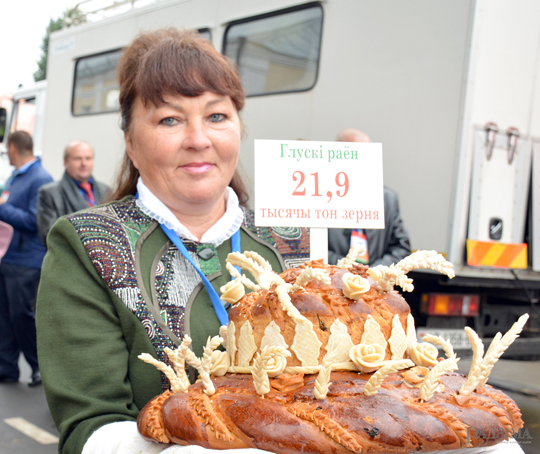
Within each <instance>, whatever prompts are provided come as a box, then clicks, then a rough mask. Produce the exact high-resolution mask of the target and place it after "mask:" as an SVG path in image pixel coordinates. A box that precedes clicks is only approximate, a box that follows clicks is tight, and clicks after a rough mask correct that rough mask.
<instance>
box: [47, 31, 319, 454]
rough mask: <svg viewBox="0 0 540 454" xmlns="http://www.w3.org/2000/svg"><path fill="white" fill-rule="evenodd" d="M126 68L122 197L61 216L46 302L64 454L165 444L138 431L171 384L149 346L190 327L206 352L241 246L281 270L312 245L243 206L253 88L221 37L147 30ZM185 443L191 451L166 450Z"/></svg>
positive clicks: (157, 347)
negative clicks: (220, 292)
mask: <svg viewBox="0 0 540 454" xmlns="http://www.w3.org/2000/svg"><path fill="white" fill-rule="evenodd" d="M118 77H119V82H120V106H121V115H122V129H123V131H124V134H125V141H126V155H125V157H124V161H123V165H122V171H121V172H120V176H119V181H118V188H117V190H116V194H115V197H114V198H115V200H117V201H115V202H111V203H109V204H107V205H104V206H101V207H96V208H91V209H88V210H85V211H82V212H79V213H75V214H73V215H70V216H68V217H66V218H63V219H60V220H59V221H58V222H57V223H56V224H55V226H54V227H53V229H52V230H51V232H50V234H49V237H48V249H49V252H48V254H47V256H46V258H45V262H44V266H43V274H42V281H41V286H40V292H39V298H38V304H37V306H38V313H37V324H38V350H39V354H40V358H39V359H40V365H41V368H42V375H43V381H44V384H45V391H46V395H47V399H48V403H49V407H50V408H51V412H52V414H53V417H54V419H55V422H56V425H57V427H58V430H59V432H60V443H59V449H60V452H63V453H80V452H84V453H85V454H91V453H94V452H95V453H107V452H118V453H120V452H126V453H127V452H154V451H155V450H157V451H156V452H159V451H161V449H163V448H165V447H166V446H164V445H162V446H160V445H155V446H154V445H151V444H149V443H148V442H145V441H144V440H142V439H141V438H140V437H138V435H137V433H136V428H135V422H134V421H135V420H136V418H137V415H138V413H139V410H140V409H141V408H142V407H143V406H144V405H145V404H146V403H147V402H148V401H149V400H150V399H151V398H152V397H154V396H155V395H157V394H159V393H161V392H162V391H163V390H164V389H166V388H167V386H168V383H167V381H166V379H165V377H164V376H160V372H158V371H157V370H156V369H155V368H154V367H153V366H149V365H147V364H145V363H143V362H142V361H141V360H139V359H138V358H137V356H138V355H139V354H141V353H144V352H148V353H152V354H154V356H155V357H156V358H158V359H160V360H165V359H166V358H165V355H164V349H165V348H166V347H171V348H173V347H174V346H175V345H178V344H179V343H180V342H181V340H182V338H183V336H184V334H189V335H190V336H191V338H192V339H193V348H194V351H195V353H196V354H197V355H198V356H202V347H203V344H204V343H206V339H207V338H208V336H212V335H216V334H217V333H218V331H219V327H220V325H221V324H222V323H226V313H225V315H224V312H225V311H224V310H223V306H222V305H221V304H219V305H215V308H214V306H213V302H212V299H211V298H212V297H211V296H210V294H211V293H212V292H213V290H212V288H214V289H219V287H221V286H222V285H224V284H225V283H226V282H227V281H228V280H230V275H229V273H228V272H227V270H226V268H225V259H226V256H227V254H229V253H230V252H231V251H232V250H254V251H257V252H258V253H259V254H261V255H262V256H264V257H265V258H266V259H267V260H268V261H269V262H270V263H271V265H272V267H273V269H274V270H279V269H284V268H285V267H286V266H288V265H289V264H290V263H292V262H293V261H298V260H303V259H307V256H308V253H309V250H308V249H309V238H308V235H307V234H306V231H305V230H300V229H299V230H298V232H297V235H296V236H295V235H293V236H292V238H291V236H289V237H288V238H281V237H279V236H278V235H277V234H276V232H275V231H274V230H272V229H266V228H258V227H255V226H254V225H253V221H252V220H253V216H252V213H250V212H249V211H247V210H246V209H244V208H242V205H243V204H245V202H246V200H247V197H246V193H245V190H244V189H243V184H242V181H241V179H240V177H239V176H238V174H237V172H236V163H237V160H238V153H239V146H240V136H241V131H242V124H241V121H240V118H239V112H240V110H241V109H242V107H243V105H244V93H243V90H242V86H241V81H240V78H239V75H238V73H237V71H236V70H235V69H233V67H232V65H231V64H230V62H229V61H228V60H227V59H226V57H224V56H222V55H221V54H219V53H218V52H217V51H216V50H215V49H214V48H213V47H212V45H211V43H210V42H209V41H207V40H204V39H202V38H201V37H199V35H198V34H196V33H194V32H180V31H178V30H175V29H167V30H160V31H157V32H148V33H144V34H142V35H140V36H139V37H137V38H136V39H135V40H134V42H133V43H132V44H131V45H130V46H129V47H128V48H127V49H126V50H125V52H124V55H123V57H122V59H121V61H120V63H119V68H118ZM237 240H239V244H240V246H238V242H237ZM179 242H180V244H179ZM276 246H277V247H276ZM184 247H185V249H186V250H185V251H184V254H185V255H182V251H181V250H182V249H183V248H184ZM278 249H279V251H278ZM280 252H281V254H280ZM190 259H191V260H192V261H193V263H191V262H190ZM284 259H285V261H284ZM285 262H289V263H285ZM198 270H199V271H200V272H201V273H202V274H203V275H204V276H205V277H204V279H205V278H206V277H207V278H208V280H209V281H211V282H210V283H209V284H207V286H205V284H204V283H203V282H201V279H202V278H201V277H200V276H199V274H198ZM210 287H212V288H210ZM209 292H210V293H209ZM214 303H215V300H214ZM218 306H219V307H218ZM216 311H217V312H216ZM218 317H220V318H218ZM138 443H139V444H140V446H141V447H139V448H133V446H135V444H138ZM173 449H174V450H178V449H184V448H180V447H171V448H168V450H167V451H166V452H172V451H169V450H173ZM175 452H176V451H175ZM178 452H180V451H178ZM244 452H245V451H244Z"/></svg>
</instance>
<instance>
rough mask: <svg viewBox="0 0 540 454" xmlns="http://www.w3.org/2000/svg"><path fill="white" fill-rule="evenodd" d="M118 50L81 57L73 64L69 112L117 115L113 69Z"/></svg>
mask: <svg viewBox="0 0 540 454" xmlns="http://www.w3.org/2000/svg"><path fill="white" fill-rule="evenodd" d="M120 55H121V49H116V50H113V51H110V52H104V53H101V54H96V55H90V56H88V57H82V58H79V59H78V60H77V62H76V63H75V81H74V84H73V98H72V103H71V112H72V113H73V115H88V114H97V113H105V112H116V111H118V95H119V89H118V81H117V80H116V67H117V65H118V61H119V60H120Z"/></svg>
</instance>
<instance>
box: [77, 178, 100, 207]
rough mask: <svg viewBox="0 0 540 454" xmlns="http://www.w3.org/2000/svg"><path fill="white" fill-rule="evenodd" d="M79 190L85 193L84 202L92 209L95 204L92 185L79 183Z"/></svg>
mask: <svg viewBox="0 0 540 454" xmlns="http://www.w3.org/2000/svg"><path fill="white" fill-rule="evenodd" d="M79 186H80V187H81V189H82V190H83V191H84V192H85V193H86V201H87V202H88V206H91V207H93V206H94V205H95V204H96V199H95V198H94V193H93V192H92V185H91V184H90V183H79Z"/></svg>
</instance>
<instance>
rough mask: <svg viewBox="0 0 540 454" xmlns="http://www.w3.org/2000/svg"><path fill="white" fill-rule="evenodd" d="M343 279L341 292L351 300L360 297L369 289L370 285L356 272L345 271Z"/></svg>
mask: <svg viewBox="0 0 540 454" xmlns="http://www.w3.org/2000/svg"><path fill="white" fill-rule="evenodd" d="M342 279H343V284H344V285H343V294H344V295H345V296H346V297H347V298H350V299H352V300H357V299H360V297H361V296H362V295H364V294H365V293H367V292H368V291H369V288H370V285H369V282H368V280H367V279H364V278H363V277H362V276H358V275H357V274H352V273H345V274H344V275H343V277H342Z"/></svg>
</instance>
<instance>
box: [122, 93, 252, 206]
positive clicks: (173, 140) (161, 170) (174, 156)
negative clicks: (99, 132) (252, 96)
mask: <svg viewBox="0 0 540 454" xmlns="http://www.w3.org/2000/svg"><path fill="white" fill-rule="evenodd" d="M163 99H164V101H165V102H164V103H163V104H162V105H160V106H159V107H156V106H154V105H153V104H149V105H148V106H144V105H143V103H142V102H141V101H140V100H139V99H137V100H136V101H135V104H134V107H133V111H132V117H131V125H130V129H129V132H127V133H126V146H127V152H128V154H129V157H130V158H131V160H132V161H133V164H134V165H135V167H136V168H137V169H138V170H139V173H140V175H141V178H142V180H143V182H144V184H145V185H146V186H147V187H148V188H149V189H150V190H151V191H152V193H153V194H154V195H155V196H156V197H158V198H159V199H160V200H161V201H162V202H163V203H164V204H165V205H167V206H168V207H169V208H170V209H171V211H173V213H175V214H178V213H184V214H188V215H189V214H192V213H193V214H195V213H199V212H204V211H205V210H206V208H210V209H211V208H213V207H216V206H217V207H220V208H222V207H224V205H219V204H220V203H221V202H222V201H223V198H224V192H225V189H226V187H227V185H228V184H229V182H230V181H231V178H232V176H233V173H234V170H235V168H236V162H237V160H238V152H239V149H240V135H241V126H240V118H239V117H238V112H237V111H236V107H235V106H234V104H233V102H232V100H231V98H230V97H229V96H223V95H218V94H216V93H213V92H209V91H207V92H204V93H203V94H202V95H200V96H196V97H185V96H180V95H166V96H164V97H163Z"/></svg>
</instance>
